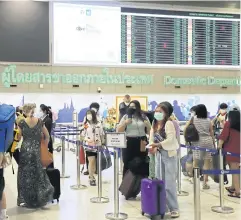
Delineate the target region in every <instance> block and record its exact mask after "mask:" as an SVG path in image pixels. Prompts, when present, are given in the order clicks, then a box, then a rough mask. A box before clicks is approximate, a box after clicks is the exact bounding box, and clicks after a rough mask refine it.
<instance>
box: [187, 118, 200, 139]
mask: <svg viewBox="0 0 241 220" xmlns="http://www.w3.org/2000/svg"><path fill="white" fill-rule="evenodd" d="M193 120H194V118H193V117H192V118H191V120H190V123H189V125H188V126H187V128H186V129H185V132H184V138H185V141H186V142H189V143H190V142H197V141H199V134H198V131H197V129H196V127H195V125H194V123H193Z"/></svg>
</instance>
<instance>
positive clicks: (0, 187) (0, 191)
mask: <svg viewBox="0 0 241 220" xmlns="http://www.w3.org/2000/svg"><path fill="white" fill-rule="evenodd" d="M4 188H5V179H4V176H3V169H0V200H2V197H3V191H4Z"/></svg>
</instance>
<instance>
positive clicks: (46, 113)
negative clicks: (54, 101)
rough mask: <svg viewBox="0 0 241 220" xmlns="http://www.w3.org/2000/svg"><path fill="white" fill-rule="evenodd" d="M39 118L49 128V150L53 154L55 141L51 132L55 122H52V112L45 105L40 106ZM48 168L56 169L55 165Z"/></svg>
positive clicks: (52, 164)
mask: <svg viewBox="0 0 241 220" xmlns="http://www.w3.org/2000/svg"><path fill="white" fill-rule="evenodd" d="M39 118H40V119H41V120H42V122H43V123H44V125H45V127H46V128H47V130H48V132H49V137H50V139H49V143H48V149H49V152H50V153H51V154H53V141H52V137H51V132H52V128H53V120H52V112H51V111H50V109H49V107H47V106H46V105H44V104H41V105H40V112H39ZM48 168H54V163H51V164H50V165H49V166H48Z"/></svg>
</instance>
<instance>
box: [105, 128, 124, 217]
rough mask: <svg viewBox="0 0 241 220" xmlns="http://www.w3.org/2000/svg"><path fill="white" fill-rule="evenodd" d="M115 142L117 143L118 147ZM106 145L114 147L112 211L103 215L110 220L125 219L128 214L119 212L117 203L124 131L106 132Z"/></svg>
mask: <svg viewBox="0 0 241 220" xmlns="http://www.w3.org/2000/svg"><path fill="white" fill-rule="evenodd" d="M115 143H117V144H118V147H117V146H116V145H115ZM106 146H107V147H112V148H114V212H112V213H107V214H106V215H105V217H106V218H107V219H110V220H125V219H127V218H128V215H127V214H126V213H121V212H120V205H119V148H126V136H125V133H124V132H111V133H110V132H109V133H106Z"/></svg>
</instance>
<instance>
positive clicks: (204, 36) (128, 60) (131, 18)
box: [53, 3, 240, 67]
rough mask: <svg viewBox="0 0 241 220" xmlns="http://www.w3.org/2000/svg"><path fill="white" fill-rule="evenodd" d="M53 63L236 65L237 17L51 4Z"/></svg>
mask: <svg viewBox="0 0 241 220" xmlns="http://www.w3.org/2000/svg"><path fill="white" fill-rule="evenodd" d="M53 10H54V11H53V23H54V24H53V36H54V51H53V54H54V59H53V61H54V63H55V64H76V65H78V64H80V65H86V64H88V65H128V66H131V65H134V66H138V65H139V66H143V65H145V66H162V65H175V66H177V65H182V66H183V65H186V66H218V67H220V66H221V67H222V66H228V67H238V66H239V65H240V15H237V14H233V15H232V14H218V13H198V12H184V11H167V10H157V9H136V8H124V7H114V6H97V5H93V6H89V5H80V4H69V3H54V7H53Z"/></svg>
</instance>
